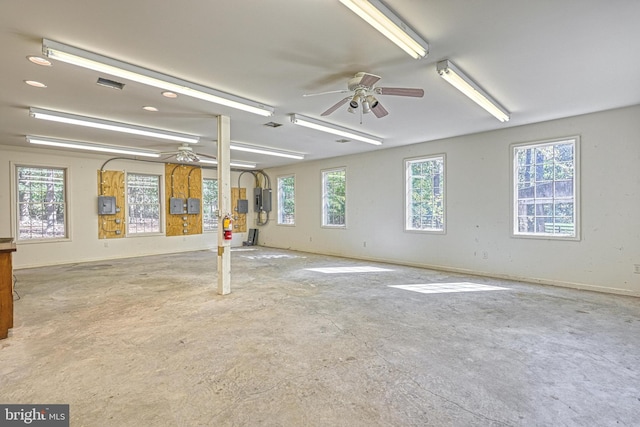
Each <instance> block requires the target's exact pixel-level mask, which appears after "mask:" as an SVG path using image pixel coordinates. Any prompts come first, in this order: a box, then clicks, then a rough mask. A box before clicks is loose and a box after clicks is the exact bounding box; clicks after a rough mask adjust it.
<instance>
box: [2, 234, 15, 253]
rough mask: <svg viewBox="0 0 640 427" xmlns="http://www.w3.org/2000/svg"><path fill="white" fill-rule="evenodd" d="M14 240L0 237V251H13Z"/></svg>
mask: <svg viewBox="0 0 640 427" xmlns="http://www.w3.org/2000/svg"><path fill="white" fill-rule="evenodd" d="M15 251H16V242H14V241H13V239H12V238H5V237H0V253H3V252H15Z"/></svg>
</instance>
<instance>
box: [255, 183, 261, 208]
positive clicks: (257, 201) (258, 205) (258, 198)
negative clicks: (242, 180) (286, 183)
mask: <svg viewBox="0 0 640 427" xmlns="http://www.w3.org/2000/svg"><path fill="white" fill-rule="evenodd" d="M261 210H262V188H260V187H256V188H254V189H253V211H254V212H260V211H261Z"/></svg>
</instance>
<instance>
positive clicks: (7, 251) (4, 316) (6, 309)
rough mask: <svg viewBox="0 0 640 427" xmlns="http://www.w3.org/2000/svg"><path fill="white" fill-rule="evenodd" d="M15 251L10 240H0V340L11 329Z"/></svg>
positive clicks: (14, 246)
mask: <svg viewBox="0 0 640 427" xmlns="http://www.w3.org/2000/svg"><path fill="white" fill-rule="evenodd" d="M15 250H16V244H15V243H13V241H12V239H0V339H3V338H6V337H7V335H8V334H9V329H11V328H13V264H12V260H11V257H12V255H13V252H15Z"/></svg>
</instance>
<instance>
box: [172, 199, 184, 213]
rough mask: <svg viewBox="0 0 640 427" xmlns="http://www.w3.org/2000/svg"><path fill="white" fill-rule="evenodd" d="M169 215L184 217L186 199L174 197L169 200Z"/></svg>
mask: <svg viewBox="0 0 640 427" xmlns="http://www.w3.org/2000/svg"><path fill="white" fill-rule="evenodd" d="M169 213H170V214H172V215H182V214H183V213H184V199H179V198H177V197H172V198H170V199H169Z"/></svg>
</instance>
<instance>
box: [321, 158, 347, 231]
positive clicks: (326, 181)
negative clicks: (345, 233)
mask: <svg viewBox="0 0 640 427" xmlns="http://www.w3.org/2000/svg"><path fill="white" fill-rule="evenodd" d="M346 208H347V170H346V168H338V169H331V170H325V171H322V225H323V226H324V227H345V226H346V213H347V212H346Z"/></svg>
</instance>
